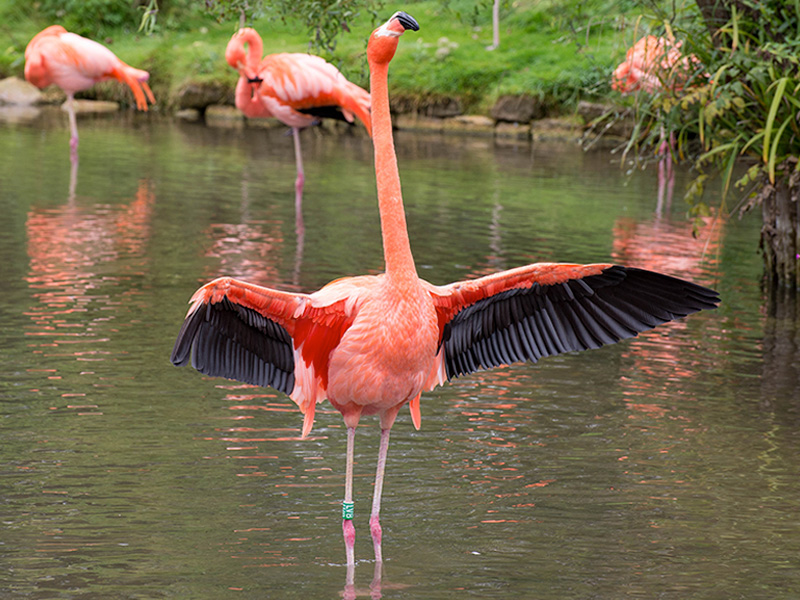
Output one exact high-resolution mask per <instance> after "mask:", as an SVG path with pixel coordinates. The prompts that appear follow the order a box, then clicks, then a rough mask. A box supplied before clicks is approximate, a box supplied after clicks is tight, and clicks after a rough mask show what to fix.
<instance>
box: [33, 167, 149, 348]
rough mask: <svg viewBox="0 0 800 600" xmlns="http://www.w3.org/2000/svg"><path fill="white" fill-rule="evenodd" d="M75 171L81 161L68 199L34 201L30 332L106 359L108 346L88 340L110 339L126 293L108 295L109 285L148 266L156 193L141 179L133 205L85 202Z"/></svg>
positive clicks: (46, 343)
mask: <svg viewBox="0 0 800 600" xmlns="http://www.w3.org/2000/svg"><path fill="white" fill-rule="evenodd" d="M76 177H77V165H75V166H74V168H73V171H72V173H71V180H70V196H69V200H68V202H67V203H66V204H64V205H62V206H59V207H57V208H36V207H34V208H32V209H31V211H30V212H29V213H28V218H27V221H26V225H25V226H26V231H27V240H28V256H29V257H30V267H29V272H28V276H27V277H26V281H27V282H28V285H29V286H30V289H31V290H32V291H33V298H34V299H35V303H34V304H32V305H31V307H30V309H29V310H28V312H27V314H28V316H29V317H30V318H31V321H33V325H32V326H31V327H30V328H29V329H28V331H26V335H27V336H29V337H30V338H31V339H32V341H33V343H32V347H34V348H38V349H41V348H51V349H60V350H61V351H62V352H63V353H65V354H66V355H70V356H75V357H76V358H78V360H102V359H103V356H104V355H105V352H103V351H101V350H100V349H98V348H94V347H92V346H91V344H95V343H102V342H106V341H108V339H109V337H108V336H109V335H110V334H111V332H112V330H111V329H110V328H109V325H108V323H109V322H110V321H113V320H114V319H115V318H116V317H117V312H118V311H117V307H118V306H119V305H120V303H121V302H120V299H121V298H123V297H124V296H125V295H126V294H128V293H129V292H123V293H119V292H117V293H111V292H110V291H109V289H108V288H109V287H113V286H117V285H119V283H120V281H121V279H123V278H124V277H125V276H126V275H133V274H137V273H140V272H142V271H143V270H144V264H143V263H144V253H145V249H146V247H147V244H148V242H149V239H150V223H151V220H152V213H153V205H154V203H155V196H154V194H153V192H152V191H151V189H150V185H149V182H148V181H147V180H142V181H140V182H139V188H138V190H137V192H136V195H135V197H134V198H133V200H131V202H129V203H128V204H125V205H122V206H117V205H108V204H93V205H88V206H83V205H80V204H79V203H78V202H77V201H76V199H75V195H74V192H75V183H76ZM130 259H133V260H130ZM97 311H104V312H102V313H100V312H97ZM89 312H91V314H92V316H91V317H87V314H86V313H89ZM71 344H74V345H75V346H74V347H70V346H69V345H71ZM34 352H42V350H34ZM54 352H55V350H50V351H49V354H48V355H52V354H53V353H54Z"/></svg>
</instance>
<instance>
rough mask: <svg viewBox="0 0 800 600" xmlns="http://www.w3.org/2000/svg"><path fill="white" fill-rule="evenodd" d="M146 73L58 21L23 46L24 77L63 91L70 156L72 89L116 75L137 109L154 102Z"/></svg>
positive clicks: (74, 143)
mask: <svg viewBox="0 0 800 600" xmlns="http://www.w3.org/2000/svg"><path fill="white" fill-rule="evenodd" d="M149 78H150V74H149V73H148V72H147V71H142V70H141V69H136V68H134V67H131V66H129V65H126V64H125V63H124V62H122V61H121V60H120V59H119V58H117V57H116V55H115V54H114V53H113V52H111V50H109V49H108V48H106V47H105V46H103V45H102V44H99V43H97V42H95V41H93V40H89V39H87V38H85V37H82V36H80V35H78V34H76V33H70V32H69V31H67V30H66V29H64V28H63V27H62V26H61V25H51V26H50V27H47V28H46V29H44V30H42V31H40V32H39V33H37V34H36V35H35V36H34V37H33V39H32V40H31V41H30V42H29V43H28V47H27V48H25V79H27V80H28V81H29V82H31V83H32V84H33V85H35V86H36V87H38V88H45V87H47V86H48V85H50V84H53V83H54V84H56V85H57V86H58V87H60V88H61V89H62V90H64V93H66V94H67V112H68V113H69V127H70V132H71V137H70V140H69V145H70V149H71V151H72V152H71V156H72V158H73V160H74V159H75V158H77V151H78V125H77V122H76V119H75V106H74V99H75V98H74V96H75V92H80V91H82V90H88V89H89V88H90V87H92V86H93V85H94V84H95V83H97V82H98V81H105V80H107V79H116V80H118V81H122V82H123V83H126V84H128V87H130V88H131V91H132V92H133V97H134V99H135V100H136V107H137V108H138V109H139V110H143V111H146V110H147V101H148V100H149V101H150V103H151V104H154V103H155V101H156V100H155V98H154V97H153V92H151V91H150V86H148V85H147V80H148V79H149Z"/></svg>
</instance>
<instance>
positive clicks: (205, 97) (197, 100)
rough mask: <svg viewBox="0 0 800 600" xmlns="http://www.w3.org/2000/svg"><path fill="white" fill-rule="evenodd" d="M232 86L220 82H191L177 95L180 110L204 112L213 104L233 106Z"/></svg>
mask: <svg viewBox="0 0 800 600" xmlns="http://www.w3.org/2000/svg"><path fill="white" fill-rule="evenodd" d="M232 97H233V91H232V90H231V88H230V86H228V85H226V84H224V83H219V82H196V81H194V82H189V83H187V84H186V85H184V86H183V87H182V88H181V89H180V90H179V91H178V94H177V97H176V102H177V104H178V108H196V109H197V110H199V111H204V110H205V109H206V107H208V106H211V105H212V104H233V102H232V101H231V99H232Z"/></svg>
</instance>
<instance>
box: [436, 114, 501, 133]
mask: <svg viewBox="0 0 800 600" xmlns="http://www.w3.org/2000/svg"><path fill="white" fill-rule="evenodd" d="M443 130H444V131H448V132H453V133H470V134H475V135H493V134H494V121H492V120H491V119H490V118H489V117H484V116H482V115H459V116H457V117H453V118H452V119H445V121H444V123H443Z"/></svg>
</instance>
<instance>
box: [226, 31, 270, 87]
mask: <svg viewBox="0 0 800 600" xmlns="http://www.w3.org/2000/svg"><path fill="white" fill-rule="evenodd" d="M263 51H264V44H263V42H262V41H261V36H260V35H258V32H257V31H256V30H255V29H252V28H251V27H243V28H242V29H240V30H239V31H237V32H236V33H234V34H233V35H232V36H231V39H230V41H229V42H228V46H227V47H226V48H225V60H226V61H227V62H228V64H229V65H230V66H232V67H233V68H234V69H236V70H237V71H239V72H240V73H241V72H242V71H243V70H244V71H251V73H246V76H247V77H248V78H249V77H250V76H251V75H252V74H253V73H255V72H256V70H257V69H258V65H259V63H260V62H261V54H262V52H263Z"/></svg>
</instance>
